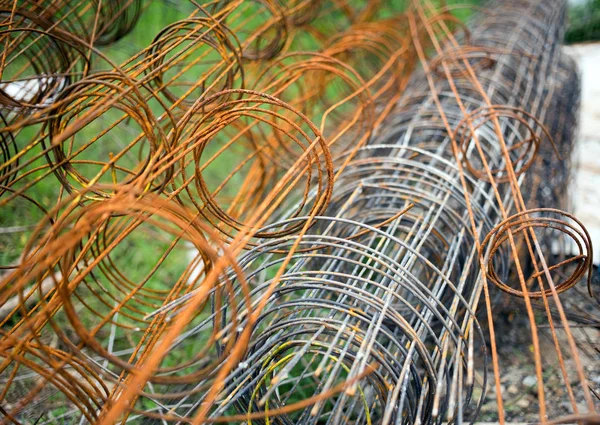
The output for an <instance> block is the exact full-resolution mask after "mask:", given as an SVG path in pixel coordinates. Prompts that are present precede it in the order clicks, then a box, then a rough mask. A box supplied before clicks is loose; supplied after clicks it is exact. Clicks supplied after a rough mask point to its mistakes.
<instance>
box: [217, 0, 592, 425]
mask: <svg viewBox="0 0 600 425" xmlns="http://www.w3.org/2000/svg"><path fill="white" fill-rule="evenodd" d="M430 10H431V9H428V7H427V3H426V4H425V6H423V7H417V9H416V10H415V15H419V16H420V17H421V20H422V21H425V19H424V16H423V15H426V14H427V13H428V12H429V11H430ZM564 16H565V10H564V3H563V2H562V1H550V2H541V1H535V0H531V1H505V2H499V3H498V4H497V5H495V6H493V7H492V8H491V9H490V10H487V11H486V12H485V13H484V14H482V15H481V16H479V19H477V20H474V21H473V23H472V25H470V26H469V27H468V33H467V35H468V36H466V37H465V39H466V40H467V41H468V45H466V46H463V45H461V44H458V43H457V41H456V39H454V38H453V37H452V36H451V37H450V41H448V42H447V44H445V45H442V44H438V46H439V53H438V56H437V57H434V58H433V59H432V60H430V61H424V62H423V63H424V65H425V70H424V71H423V72H420V73H417V74H416V75H415V76H414V77H413V78H412V80H411V82H410V83H409V86H408V90H407V93H405V94H404V95H403V97H402V98H401V99H400V101H399V102H398V105H397V108H396V110H395V113H394V115H393V116H391V117H389V118H388V119H387V120H386V121H385V122H384V123H383V124H382V125H381V127H380V128H379V129H378V132H379V136H378V137H377V138H375V139H374V140H372V141H370V142H369V143H368V144H367V146H365V147H364V148H361V149H360V151H359V152H358V154H357V156H356V157H355V159H353V160H352V161H351V162H350V163H349V164H348V165H347V167H346V168H345V169H344V171H343V172H342V174H341V177H340V179H339V180H337V181H336V185H335V190H334V193H333V196H332V199H331V203H330V206H329V208H328V210H327V216H322V217H316V218H315V221H316V223H317V225H316V227H315V229H314V230H309V231H308V232H307V233H306V234H305V235H301V236H299V237H296V238H292V237H288V238H280V239H274V240H270V241H268V242H265V243H264V244H263V245H259V246H258V247H257V249H256V251H253V252H250V253H248V254H246V255H245V256H242V258H241V259H240V264H241V265H242V266H243V267H244V266H245V265H246V264H248V267H250V265H252V269H253V271H252V272H250V271H249V272H247V273H248V276H249V280H250V282H253V281H254V280H257V282H256V283H255V284H254V285H253V286H254V287H255V290H254V297H255V299H256V301H255V303H259V300H260V299H263V300H264V298H262V297H263V296H264V294H265V293H266V294H268V295H269V302H268V303H267V305H266V307H265V309H264V311H263V313H262V314H261V316H260V318H259V319H258V321H257V326H256V328H255V329H254V331H253V336H252V339H251V343H250V348H249V351H248V354H247V356H246V358H245V359H244V363H243V364H244V368H243V370H240V371H239V372H236V373H235V374H232V375H231V376H230V378H229V380H230V382H231V384H230V385H229V386H226V388H227V389H228V390H227V391H228V392H231V394H232V395H231V396H230V397H229V399H228V400H227V403H223V404H222V407H221V408H220V409H226V408H228V407H229V405H232V404H234V403H235V404H236V405H237V407H238V409H241V412H242V413H243V412H246V413H248V412H255V411H260V410H261V409H264V410H273V411H274V412H278V411H283V410H284V409H285V405H286V403H288V402H289V401H290V400H295V399H296V398H297V397H298V394H302V395H303V396H304V397H307V398H310V397H316V396H318V395H319V394H322V393H324V392H326V391H328V390H330V389H332V388H335V387H336V385H338V384H339V383H340V382H344V381H346V382H352V383H353V384H352V385H351V387H350V388H349V389H346V390H345V392H343V393H339V394H337V395H335V396H332V397H328V398H327V401H323V402H321V401H318V402H317V403H315V404H311V405H310V406H307V407H306V408H305V409H304V410H301V411H296V412H294V413H291V414H289V415H286V416H280V417H277V418H275V417H273V418H271V420H273V421H278V422H280V423H289V424H292V423H303V424H309V423H321V422H322V423H382V424H392V423H441V422H443V421H457V422H461V421H473V420H475V418H477V414H478V411H479V409H480V406H481V404H482V401H483V400H484V397H485V389H486V387H487V385H486V378H485V375H484V377H483V378H481V377H480V378H478V379H475V370H474V364H475V362H476V361H477V362H480V361H481V360H482V359H485V358H487V356H488V355H489V352H487V351H488V346H487V345H486V340H487V343H490V339H491V340H492V341H491V346H489V348H491V352H492V356H491V358H492V360H493V362H494V380H495V381H496V383H497V384H498V383H499V374H500V373H501V369H498V365H497V352H496V347H495V345H494V344H495V335H494V333H493V332H494V328H493V321H491V320H489V318H490V317H491V316H488V318H487V319H488V320H486V321H488V323H487V326H488V328H490V330H489V332H490V334H489V335H488V336H486V337H485V338H484V337H483V334H482V333H481V331H480V328H479V325H478V321H477V319H476V316H475V312H476V311H477V310H478V309H481V310H483V311H485V310H486V309H491V305H489V304H488V305H487V306H486V305H485V304H484V299H487V300H489V295H488V294H489V291H490V290H491V288H490V287H489V286H490V283H495V284H497V285H498V286H500V287H501V288H502V289H503V290H505V291H507V292H511V293H513V294H514V295H517V296H520V297H523V298H524V299H526V303H525V304H526V306H527V307H528V309H530V303H528V302H529V298H530V297H534V298H535V297H537V298H542V297H543V298H544V300H546V297H551V296H553V295H555V294H556V293H557V292H558V291H565V290H567V289H568V288H569V287H571V286H572V285H573V284H574V283H576V282H577V281H578V280H579V279H580V278H581V277H583V276H584V275H585V273H586V272H588V271H589V268H590V266H591V263H590V261H591V242H590V240H589V235H587V232H586V231H585V228H584V227H583V226H582V225H581V223H579V222H577V221H576V220H573V219H574V218H573V217H572V216H571V215H570V214H568V213H566V212H561V211H559V210H548V209H547V208H548V207H563V206H564V202H563V201H562V200H561V198H558V199H554V198H551V199H549V200H548V202H547V203H539V204H537V203H536V201H533V200H532V202H533V203H534V204H535V207H536V209H533V210H527V209H526V206H525V205H524V201H523V199H522V196H523V195H522V194H521V191H520V187H521V185H522V184H523V180H524V179H526V178H527V177H526V176H527V175H528V173H530V172H532V169H535V167H536V166H537V167H539V165H536V166H534V164H539V161H541V159H540V158H542V156H540V155H543V158H545V159H546V161H548V163H550V164H553V163H554V162H560V157H559V156H558V155H557V152H556V151H557V148H556V145H557V144H558V146H559V149H560V150H561V151H562V153H563V154H565V156H568V154H569V152H570V147H569V144H570V143H572V140H573V138H572V132H573V129H574V127H575V125H576V123H575V122H574V117H575V115H574V111H576V109H577V104H578V103H577V96H576V95H575V94H571V95H569V96H564V94H565V92H569V93H570V92H571V91H572V90H573V89H575V92H576V88H577V87H576V84H577V83H576V81H577V79H576V78H575V79H573V78H570V77H571V76H572V74H570V66H571V65H570V64H569V63H568V62H567V61H565V60H561V59H560V55H559V45H560V41H561V39H562V33H563V24H564ZM415 22H416V20H415V21H413V23H415ZM438 25H439V27H440V28H441V31H444V28H446V31H447V26H446V24H445V23H444V21H443V20H438V21H436V23H435V24H432V25H431V26H430V27H427V26H426V27H425V28H422V27H419V26H418V25H413V27H412V31H413V34H415V35H416V34H418V33H421V34H423V33H424V34H428V33H429V34H430V35H429V36H430V37H433V35H432V34H435V30H434V28H437V26H438ZM507 28H510V29H511V31H510V32H508V33H507ZM438 29H439V28H438ZM434 45H435V42H434ZM424 58H425V56H422V59H424ZM474 70H476V73H474ZM557 80H560V81H561V82H563V84H562V85H561V84H558V83H557V82H556V81H557ZM565 80H569V81H570V83H565ZM572 84H575V87H573V86H572ZM565 109H568V110H569V111H568V112H566V113H565ZM544 122H549V123H551V126H550V130H549V129H548V128H547V127H546V126H544V125H543V124H542V123H544ZM561 132H562V133H561ZM557 133H558V136H559V137H557V139H558V141H556V140H554V135H555V134H557ZM553 155H554V156H553ZM559 169H562V170H566V169H567V165H564V166H563V165H562V164H561V165H560V168H559ZM548 172H552V171H550V170H548ZM559 174H560V172H559ZM565 174H566V173H565V172H563V173H562V174H561V176H560V177H557V178H558V179H561V178H563V177H564V178H565V181H566V180H567V179H566V175H565ZM545 184H551V183H550V182H547V183H546V182H544V183H543V185H545ZM538 190H540V191H543V189H542V188H540V189H538ZM538 190H534V191H532V195H531V196H536V194H537V193H539V192H538ZM524 193H527V192H524ZM562 199H564V198H562ZM537 202H539V201H537ZM538 207H545V208H546V209H544V208H542V209H540V208H538ZM515 213H516V214H515ZM545 223H549V224H550V229H551V230H552V231H554V232H557V233H558V234H559V235H563V237H565V238H567V239H569V238H570V239H572V241H571V242H573V243H576V244H578V246H579V249H580V252H579V253H575V254H572V255H571V253H566V258H567V260H566V262H560V263H559V264H558V265H557V266H553V265H546V264H545V265H543V266H542V268H543V272H544V271H545V273H546V276H547V275H552V276H554V278H555V279H556V276H555V275H554V273H555V272H556V271H557V270H558V269H560V268H561V267H563V266H566V264H567V263H569V262H575V263H576V264H578V266H577V267H576V268H575V269H574V270H571V273H572V274H571V275H570V276H564V278H563V279H562V280H557V281H556V282H553V281H552V276H551V277H549V278H548V279H549V283H546V284H549V285H550V286H551V288H550V289H548V288H547V287H546V288H545V289H541V288H539V289H538V288H536V284H537V283H538V282H536V280H538V279H539V277H540V275H542V274H543V272H539V271H538V268H536V267H540V266H539V262H540V259H539V257H536V256H535V255H534V256H531V255H530V254H531V251H530V250H527V245H526V243H525V242H524V241H521V242H518V247H514V249H513V250H512V251H511V249H510V247H508V248H507V246H505V244H508V240H509V239H511V238H516V237H517V236H519V235H521V236H522V237H523V239H524V240H525V241H529V243H533V244H537V245H535V249H537V250H542V253H541V254H536V255H546V256H548V258H550V254H551V253H550V252H546V253H545V254H544V252H543V248H542V247H545V248H546V250H548V249H550V248H549V247H548V246H546V245H545V244H543V243H541V242H540V240H547V239H540V237H539V235H537V236H536V235H535V234H530V233H529V232H530V230H531V229H533V228H537V227H543V228H545V227H546V224H545ZM285 224H286V222H285V221H282V222H281V225H282V226H283V225H285ZM275 226H276V224H273V225H272V227H273V228H275ZM513 233H514V235H513ZM509 234H510V236H508V235H509ZM553 236H554V239H556V234H554V235H553ZM511 240H512V239H511ZM532 241H533V242H532ZM540 244H541V245H540ZM530 249H531V246H530ZM521 250H525V251H524V252H525V254H526V256H525V259H524V260H522V261H521V263H522V264H518V265H517V263H518V261H517V260H518V257H519V254H520V253H521V252H522V251H521ZM530 263H533V266H531V265H530ZM526 266H529V267H530V268H531V269H532V270H531V272H530V275H531V277H530V278H529V279H528V280H525V277H522V275H520V276H519V278H517V280H516V282H515V283H514V284H510V283H506V282H508V281H509V279H510V278H513V279H514V276H515V275H516V274H517V273H516V272H514V271H515V270H516V269H520V270H522V269H523V267H526ZM273 268H275V269H274V270H273ZM271 270H273V271H271ZM511 271H512V273H511ZM559 279H560V278H559ZM519 281H521V283H522V285H521V286H519ZM513 285H514V286H513ZM546 302H547V301H546ZM490 311H491V310H490ZM484 317H485V316H484ZM561 323H563V322H561ZM563 325H564V323H563ZM567 331H568V328H567ZM531 332H532V340H533V345H534V350H535V352H534V356H533V357H534V362H535V364H536V365H537V366H538V372H539V366H540V365H541V364H540V363H539V359H540V357H542V353H541V352H540V349H539V346H538V345H537V330H536V327H535V322H533V323H532V324H531ZM559 350H560V348H559ZM563 351H564V353H563V354H562V355H563V356H571V357H574V358H576V357H577V356H578V353H577V349H576V348H574V347H573V346H572V345H571V346H569V347H568V349H563ZM486 369H487V368H486V367H484V369H483V370H484V373H485V371H486ZM364 373H368V375H367V376H366V377H365V378H363V379H360V380H359V381H358V382H355V381H353V379H354V378H357V377H360V376H362V375H363V374H364ZM576 374H577V378H575V379H578V384H577V386H578V387H579V388H580V390H581V391H583V392H582V394H583V397H584V398H585V400H586V402H587V408H588V409H589V410H590V411H591V412H594V405H593V402H592V401H591V399H590V397H589V395H590V394H589V390H588V389H587V384H586V378H585V375H583V374H582V373H581V370H577V371H576ZM538 378H541V377H538ZM565 379H566V377H565ZM540 381H542V379H540ZM569 385H571V384H570V383H569V382H565V386H567V387H568V386H569ZM477 387H479V388H477ZM481 387H483V391H482V388H481ZM538 388H539V389H538V395H539V399H540V408H539V414H540V417H541V418H545V417H546V412H547V410H546V406H545V404H544V403H545V402H544V389H543V385H542V384H540V385H539V386H538ZM586 391H587V393H586ZM498 393H500V391H498ZM572 408H573V411H574V413H580V412H578V410H577V409H578V407H577V406H575V404H573V405H572ZM218 411H219V410H217V412H218ZM265 414H266V413H265ZM498 415H499V416H500V417H501V418H503V415H504V411H503V404H502V398H501V396H500V398H499V400H498ZM501 420H502V419H501Z"/></svg>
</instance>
